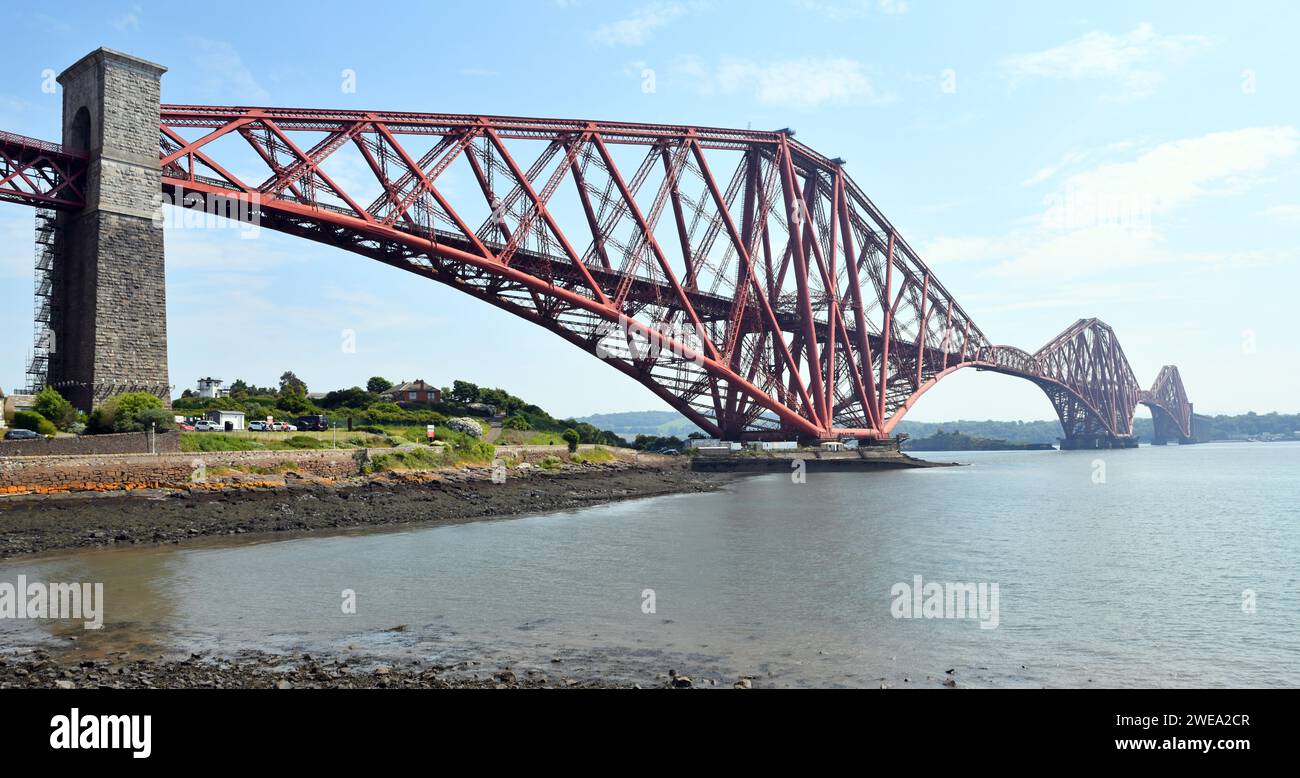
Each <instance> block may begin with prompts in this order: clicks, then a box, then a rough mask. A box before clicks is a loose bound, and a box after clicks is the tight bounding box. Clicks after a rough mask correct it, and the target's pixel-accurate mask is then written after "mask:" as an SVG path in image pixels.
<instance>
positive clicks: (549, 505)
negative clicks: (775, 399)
mask: <svg viewBox="0 0 1300 778" xmlns="http://www.w3.org/2000/svg"><path fill="white" fill-rule="evenodd" d="M492 475H493V473H492V469H491V468H488V467H478V468H463V469H458V470H445V471H430V472H419V473H416V472H410V473H387V474H383V475H379V476H368V477H362V478H357V479H349V480H347V481H343V482H330V483H325V482H320V481H314V480H310V479H298V478H294V477H292V474H291V475H290V477H286V478H285V479H284V482H283V485H277V486H274V487H265V486H259V487H257V488H239V487H238V486H232V487H231V488H229V489H222V490H194V491H186V490H183V491H147V492H124V493H117V494H94V495H86V496H68V495H61V496H40V497H13V498H4V499H0V558H9V557H15V556H19V555H23V554H32V553H37V552H44V551H53V550H57V549H69V548H89V547H97V546H114V545H132V544H149V543H180V542H182V541H185V540H189V539H193V538H200V537H209V536H216V535H243V534H249V533H253V534H257V533H300V532H311V531H314V530H325V529H344V528H363V527H379V526H386V525H396V524H438V523H457V522H465V521H476V520H480V519H489V518H497V517H506V516H517V515H521V514H527V513H538V512H543V511H551V510H569V509H574V508H581V507H584V506H587V505H596V504H600V503H606V502H613V501H617V500H626V499H633V498H638V497H653V496H656V495H662V494H673V493H681V492H703V491H712V490H714V489H717V488H719V487H721V486H722V485H723V484H725V483H727V482H728V481H729V480H731V479H732V478H733V477H734V476H729V475H726V474H718V473H697V472H691V471H690V470H689V469H687V468H686V467H685V465H684V463H679V462H669V463H653V464H646V463H629V462H623V461H615V462H609V463H600V464H585V465H565V466H563V467H561V468H558V469H555V470H545V469H542V468H532V469H528V470H518V471H516V470H512V471H511V472H510V473H509V475H508V477H506V478H505V479H504V480H503V481H502V482H500V483H498V482H495V481H494V480H493V478H492ZM498 480H501V479H500V478H499V476H498Z"/></svg>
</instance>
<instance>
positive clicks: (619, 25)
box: [0, 0, 1300, 420]
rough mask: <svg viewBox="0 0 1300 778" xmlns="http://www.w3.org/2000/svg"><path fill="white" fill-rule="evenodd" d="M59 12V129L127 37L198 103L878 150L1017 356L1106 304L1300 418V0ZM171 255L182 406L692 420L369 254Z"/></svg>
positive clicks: (1, 98)
mask: <svg viewBox="0 0 1300 778" xmlns="http://www.w3.org/2000/svg"><path fill="white" fill-rule="evenodd" d="M57 5H62V6H64V9H63V10H57V9H56V4H49V3H34V2H33V3H26V2H13V3H9V4H7V12H8V13H9V14H10V16H11V17H13V19H14V20H13V21H12V22H11V26H12V27H13V28H14V29H22V30H24V31H25V32H24V34H23V35H21V36H15V39H14V40H12V41H11V42H10V43H9V44H8V46H9V49H10V56H9V57H8V61H9V63H10V64H9V65H7V66H6V67H5V68H4V71H3V73H0V129H5V130H9V131H12V132H18V133H22V134H26V135H33V136H37V137H42V138H47V139H51V140H57V139H58V127H59V118H58V117H59V110H60V107H59V106H60V103H59V100H60V97H59V95H57V94H49V93H47V92H45V91H43V90H42V83H43V76H42V72H43V71H44V70H46V69H51V70H54V71H56V72H57V71H61V70H62V69H63V68H65V67H66V66H68V65H69V64H71V63H72V62H74V61H76V60H77V59H78V58H79V57H80V56H82V55H83V54H85V53H86V52H88V51H90V50H91V49H93V48H95V47H98V46H108V47H111V48H115V49H120V50H123V51H126V52H129V53H132V54H135V55H138V56H141V57H144V58H146V59H150V60H153V61H155V62H159V63H161V64H164V65H166V66H167V67H168V68H169V71H168V73H167V74H166V75H165V76H164V78H163V101H164V102H171V103H202V104H225V105H280V106H301V107H322V108H328V107H337V108H375V109H391V110H410V111H432V112H474V113H489V114H514V115H530V116H559V117H581V118H597V119H615V120H628V121H647V122H679V123H690V124H701V125H713V126H735V127H746V126H751V127H753V128H756V129H775V128H779V127H793V128H795V129H796V130H797V131H798V137H799V139H800V140H801V141H804V142H805V143H808V144H809V145H811V146H812V147H813V148H815V149H817V150H819V151H821V152H823V153H825V154H826V155H828V156H832V157H833V156H840V157H843V158H845V159H847V160H848V168H847V169H848V171H849V172H850V174H851V175H852V176H853V177H854V179H855V180H856V181H857V182H858V183H859V184H860V185H861V186H862V187H863V189H864V190H865V191H866V192H867V193H868V194H869V195H870V196H871V197H872V198H873V199H874V200H875V202H876V203H877V204H878V205H879V206H880V207H881V208H882V209H883V210H884V212H885V213H886V214H887V215H888V216H889V218H890V219H891V220H892V221H893V222H894V223H895V224H896V225H897V226H898V227H899V228H900V230H901V231H902V233H903V234H904V235H905V236H906V237H907V239H908V240H909V242H910V243H911V244H912V245H913V246H914V247H915V248H917V249H918V250H919V252H920V253H921V255H922V257H923V258H925V259H926V260H927V261H928V262H929V263H930V265H931V266H932V268H933V269H934V271H935V273H936V274H937V276H938V277H939V278H940V279H941V280H942V281H943V283H944V284H945V285H946V286H947V287H948V289H949V290H951V291H952V292H953V293H954V294H955V295H956V296H957V299H958V300H959V301H960V302H961V303H962V304H963V306H964V307H965V308H966V309H967V310H968V311H969V312H970V313H971V314H972V315H973V316H974V318H975V320H976V322H977V323H978V324H979V325H980V327H981V328H982V329H983V330H984V332H985V334H986V335H988V336H989V338H991V339H992V340H993V341H995V342H999V343H1009V344H1013V345H1018V346H1021V347H1024V348H1026V349H1028V350H1031V351H1032V350H1034V349H1036V348H1037V347H1038V346H1039V345H1041V344H1042V343H1044V342H1046V341H1047V340H1049V339H1050V338H1051V337H1052V336H1053V335H1055V334H1056V333H1057V332H1059V331H1060V330H1061V329H1063V328H1064V327H1066V326H1067V325H1069V324H1070V323H1072V322H1073V321H1074V320H1075V319H1077V318H1080V317H1087V316H1096V317H1099V318H1101V319H1104V320H1105V321H1107V322H1109V323H1110V324H1111V325H1113V326H1114V327H1115V329H1116V331H1117V332H1118V333H1119V336H1120V339H1121V341H1122V343H1123V345H1124V348H1125V350H1126V352H1127V354H1128V357H1129V360H1130V361H1131V362H1132V364H1133V367H1134V370H1135V371H1136V372H1137V374H1138V378H1139V380H1140V381H1142V382H1143V383H1146V382H1149V381H1150V380H1152V379H1153V378H1154V377H1155V375H1156V373H1157V371H1158V370H1159V368H1160V366H1161V365H1163V364H1166V363H1174V364H1177V365H1178V366H1179V367H1180V369H1181V371H1182V375H1183V378H1184V381H1185V383H1186V384H1187V387H1188V391H1189V394H1190V396H1191V399H1192V400H1193V401H1194V402H1195V403H1196V406H1197V409H1198V410H1199V411H1203V412H1209V413H1215V412H1243V411H1246V410H1259V411H1268V410H1280V411H1285V412H1295V411H1297V410H1300V399H1297V393H1296V389H1297V387H1300V380H1297V379H1298V378H1300V346H1298V345H1297V339H1296V337H1295V335H1294V330H1295V328H1294V326H1293V323H1292V316H1293V314H1294V310H1295V308H1296V306H1297V289H1300V283H1297V282H1298V281H1300V272H1298V271H1297V267H1298V264H1297V263H1298V262H1300V184H1298V183H1297V182H1298V181H1300V175H1298V174H1300V54H1297V53H1296V52H1297V46H1296V40H1295V36H1296V33H1297V31H1300V6H1297V5H1296V4H1295V3H1293V2H1273V3H1270V2H1256V3H1251V4H1249V6H1248V7H1234V6H1233V5H1232V4H1226V3H1220V2H1214V3H1209V2H1186V3H1142V2H1115V3H1103V2H1091V3H1086V4H1084V3H1077V4H1074V5H1073V7H1067V6H1066V5H1065V4H1062V3H1031V2H1025V3H1009V2H1007V3H984V4H974V3H958V2H946V3H938V2H923V1H922V0H906V1H904V0H766V1H765V2H762V3H753V2H749V3H745V2H726V1H725V0H699V1H698V2H692V1H689V0H686V1H682V2H675V1H673V0H665V1H664V2H652V3H638V2H632V3H618V2H595V1H594V0H558V1H557V0H549V1H544V0H537V1H536V2H526V3H525V2H517V3H510V2H500V3H494V4H491V6H485V5H483V4H481V3H466V4H463V5H462V4H450V3H432V2H427V3H414V2H412V3H396V2H393V3H388V2H386V3H371V4H367V5H365V6H358V5H356V4H354V3H348V4H344V3H330V2H312V3H275V4H263V5H260V6H258V7H257V8H256V9H255V10H251V9H250V10H249V11H248V12H247V13H231V12H230V10H229V9H231V8H233V7H234V6H231V5H230V4H212V5H203V4H197V5H194V4H192V5H190V6H187V7H185V8H184V9H183V10H180V9H178V7H177V6H175V5H174V4H162V3H152V2H145V3H110V2H95V3H65V4H57ZM15 63H16V64H15ZM345 70H351V71H353V72H355V84H356V89H355V91H354V92H349V91H345V90H344V89H343V73H344V71H345ZM648 71H652V72H653V89H648V88H647V78H648V77H649V73H648ZM31 232H32V213H31V211H30V210H29V209H26V208H23V207H21V206H16V205H5V206H2V207H0V237H2V238H3V242H2V244H0V385H3V386H4V387H6V389H8V388H12V387H15V386H18V385H20V384H21V383H22V381H23V368H24V360H25V358H26V355H27V353H28V352H29V349H30V343H31V321H30V316H31V263H32V245H31V244H32V238H31ZM166 240H167V252H168V268H167V284H168V310H169V321H168V326H169V329H170V349H171V352H170V364H171V379H172V382H173V383H174V384H176V385H177V387H178V388H177V392H179V390H180V389H181V388H185V387H188V386H192V385H193V381H194V380H195V379H197V378H198V377H200V376H204V375H215V376H219V377H222V378H226V379H227V380H230V379H233V378H235V377H242V378H244V379H246V380H248V381H251V382H255V383H258V384H269V383H273V382H274V381H275V379H276V378H277V377H278V376H279V375H280V373H281V372H283V371H284V370H286V369H291V370H294V371H295V372H296V373H297V374H298V375H299V376H301V377H302V378H303V379H305V380H306V381H307V383H308V385H309V386H310V387H311V388H312V389H313V390H315V389H320V390H326V389H330V388H335V387H340V386H351V385H354V384H364V382H365V380H366V378H367V377H369V376H371V375H375V374H380V375H384V376H387V377H388V378H390V379H394V380H397V379H403V378H405V379H415V378H424V379H426V380H428V381H431V382H433V383H437V384H446V383H450V382H451V380H452V379H453V378H463V379H468V380H472V381H475V382H478V383H482V384H489V385H499V386H503V387H506V388H508V389H510V390H512V391H513V392H515V393H516V394H519V395H522V396H524V397H527V398H529V399H531V400H533V401H535V402H537V403H539V404H541V405H543V406H544V407H547V408H548V409H551V410H552V411H553V412H555V413H557V414H560V415H581V414H585V413H594V412H611V411H619V410H641V409H649V408H662V407H664V406H663V405H662V404H661V403H659V401H658V400H656V399H655V398H654V396H653V395H651V394H650V393H649V391H647V390H645V389H643V388H642V387H640V386H639V385H638V384H636V383H635V382H633V381H631V380H630V379H627V378H625V377H623V376H622V375H621V374H619V373H617V372H616V371H614V370H611V369H610V368H608V367H607V366H605V365H603V364H601V363H600V361H598V360H596V359H594V358H592V357H590V356H588V355H586V354H584V353H582V352H580V351H579V350H577V349H576V348H574V347H572V346H570V345H568V344H565V343H563V342H561V341H560V340H559V339H558V338H555V337H554V336H552V335H550V334H549V333H546V332H544V331H542V330H541V329H539V328H536V327H534V326H532V325H529V324H527V323H525V322H523V321H521V320H516V319H514V318H512V317H511V316H509V315H508V314H505V313H503V312H500V311H498V310H496V309H494V308H492V307H490V306H486V305H483V304H481V303H478V302H476V301H474V300H472V299H470V298H468V297H464V296H462V295H460V294H458V293H457V292H455V291H452V290H450V289H448V288H445V287H443V286H440V285H438V284H434V283H432V282H426V281H423V280H421V279H418V278H416V277H415V276H412V275H409V274H406V273H403V272H401V271H398V270H395V269H391V268H387V267H383V266H380V265H377V264H376V263H374V262H372V261H370V260H367V259H364V258H362V257H360V256H358V255H352V254H348V253H344V252H341V251H338V250H334V249H330V248H326V247H323V246H318V245H315V244H311V243H308V242H306V241H302V240H298V239H294V238H290V237H287V236H282V235H278V234H274V233H271V232H270V231H265V230H263V231H261V233H260V234H259V235H258V237H257V239H255V240H245V239H241V238H240V237H239V233H238V232H237V231H234V230H184V229H172V228H169V229H168V232H167V236H166ZM345 330H350V331H353V332H355V333H356V349H355V353H346V352H345V350H344V349H342V348H341V346H340V344H341V339H342V333H343V332H344V331H345ZM1140 412H1142V411H1140ZM1051 416H1052V411H1051V406H1050V405H1049V404H1048V402H1047V400H1046V399H1045V398H1044V397H1043V396H1042V394H1041V393H1040V392H1039V391H1038V390H1037V389H1036V388H1034V387H1033V386H1032V385H1030V384H1028V383H1024V382H1020V381H1017V380H1015V379H1011V378H1006V377H1002V376H996V375H986V374H977V373H974V372H973V371H962V372H959V373H957V374H955V375H954V376H952V377H951V378H948V379H946V380H945V381H944V382H943V383H941V384H940V385H939V386H938V387H937V388H936V389H935V390H934V391H932V392H930V393H929V394H927V395H926V397H925V398H924V399H923V400H922V401H921V402H920V403H918V405H917V406H916V408H915V409H914V411H913V412H912V414H911V415H910V416H909V418H913V419H918V420H944V419H952V418H958V417H960V418H1001V419H1015V418H1025V419H1036V418H1051Z"/></svg>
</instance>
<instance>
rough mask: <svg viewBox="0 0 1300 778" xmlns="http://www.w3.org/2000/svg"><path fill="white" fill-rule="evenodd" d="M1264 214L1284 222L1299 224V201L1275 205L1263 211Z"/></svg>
mask: <svg viewBox="0 0 1300 778" xmlns="http://www.w3.org/2000/svg"><path fill="white" fill-rule="evenodd" d="M1264 215H1265V216H1269V217H1271V218H1274V219H1277V220H1278V221H1280V222H1283V223H1285V224H1300V203H1286V204H1284V205H1275V206H1273V207H1272V208H1269V209H1268V210H1266V211H1264Z"/></svg>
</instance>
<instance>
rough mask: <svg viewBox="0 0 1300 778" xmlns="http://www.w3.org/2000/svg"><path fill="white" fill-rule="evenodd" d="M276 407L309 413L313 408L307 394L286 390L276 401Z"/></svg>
mask: <svg viewBox="0 0 1300 778" xmlns="http://www.w3.org/2000/svg"><path fill="white" fill-rule="evenodd" d="M275 407H277V408H279V409H280V410H282V411H285V412H286V413H307V412H308V411H310V410H311V409H312V407H311V403H309V402H307V396H306V395H305V394H303V393H300V392H292V391H290V392H286V393H284V394H282V395H281V396H280V399H278V400H276V401H275Z"/></svg>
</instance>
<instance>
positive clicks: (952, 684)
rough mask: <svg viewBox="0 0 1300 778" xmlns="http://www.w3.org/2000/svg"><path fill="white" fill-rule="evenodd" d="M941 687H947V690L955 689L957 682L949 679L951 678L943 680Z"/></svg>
mask: <svg viewBox="0 0 1300 778" xmlns="http://www.w3.org/2000/svg"><path fill="white" fill-rule="evenodd" d="M943 685H944V686H947V687H948V688H949V689H955V688H957V682H956V681H954V680H953V679H951V678H945V679H944V680H943Z"/></svg>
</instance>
